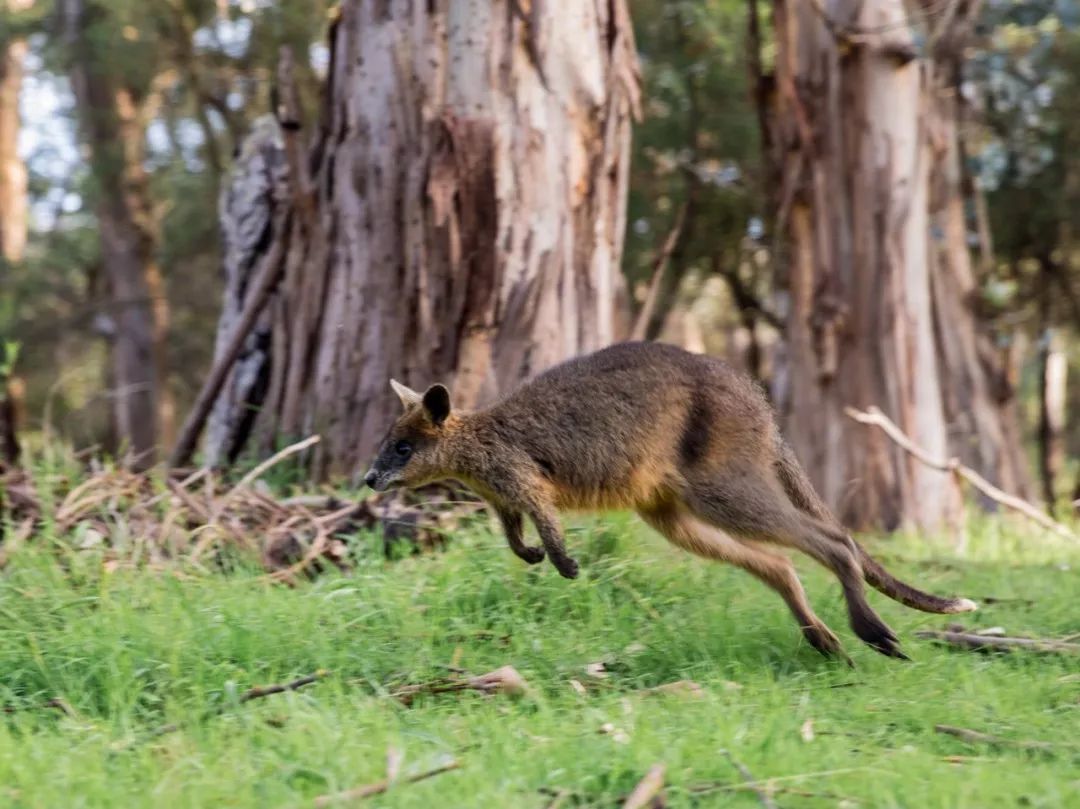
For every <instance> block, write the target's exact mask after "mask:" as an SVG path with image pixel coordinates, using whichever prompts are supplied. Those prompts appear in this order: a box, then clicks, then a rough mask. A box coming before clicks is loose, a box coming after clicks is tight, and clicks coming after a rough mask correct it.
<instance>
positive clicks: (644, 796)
mask: <svg viewBox="0 0 1080 809" xmlns="http://www.w3.org/2000/svg"><path fill="white" fill-rule="evenodd" d="M665 771H666V768H665V767H664V765H663V764H654V765H653V766H652V767H651V768H650V769H649V771H648V772H647V773H645V777H644V778H642V779H641V780H640V781H638V784H637V786H636V787H634V791H633V792H631V793H630V794H629V795H628V796H627V798H626V801H625V802H624V803H623V805H622V809H645V807H647V806H649V805H650V804H651V803H652V800H653V798H655V797H656V796H657V795H658V794H659V792H660V790H662V789H663V788H664V772H665Z"/></svg>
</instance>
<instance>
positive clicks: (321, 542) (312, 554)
mask: <svg viewBox="0 0 1080 809" xmlns="http://www.w3.org/2000/svg"><path fill="white" fill-rule="evenodd" d="M303 512H304V516H305V517H307V518H308V521H309V522H310V523H311V524H312V525H314V526H315V539H314V540H313V541H312V543H311V547H309V548H308V549H307V553H305V554H304V556H303V558H302V559H301V560H300V561H299V562H296V563H295V564H292V565H289V567H287V568H285V569H284V570H275V571H274V572H273V573H271V574H270V575H269V576H268V578H269V579H270V580H271V581H277V582H284V583H286V584H290V583H292V582H293V581H294V578H293V577H294V576H296V574H298V573H303V572H304V571H305V570H307V568H308V566H309V565H311V563H312V562H314V561H315V560H316V559H318V558H319V557H320V556H322V555H323V553H324V552H325V551H326V547H327V545H329V544H330V535H329V534H328V533H327V531H326V528H325V527H324V526H323V524H322V523H321V522H319V520H317V519H316V518H315V517H314V515H312V514H311V512H310V511H308V510H307V509H303Z"/></svg>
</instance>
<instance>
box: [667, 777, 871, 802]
mask: <svg viewBox="0 0 1080 809" xmlns="http://www.w3.org/2000/svg"><path fill="white" fill-rule="evenodd" d="M686 791H687V792H689V793H690V794H691V795H708V794H709V793H711V792H754V791H755V785H753V784H745V783H744V784H726V783H719V782H718V783H714V784H697V785H695V786H691V787H688V788H687V790H686ZM769 792H770V794H776V795H794V796H795V797H798V798H817V799H819V800H828V801H835V802H838V803H840V802H847V803H849V804H854V803H855V799H854V798H851V797H849V796H847V795H839V794H837V793H835V792H812V791H811V790H808V789H798V788H797V787H781V786H775V785H773V784H769Z"/></svg>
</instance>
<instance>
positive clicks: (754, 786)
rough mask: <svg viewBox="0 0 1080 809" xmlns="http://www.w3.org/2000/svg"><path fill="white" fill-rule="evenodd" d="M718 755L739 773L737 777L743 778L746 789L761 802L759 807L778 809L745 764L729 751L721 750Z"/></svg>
mask: <svg viewBox="0 0 1080 809" xmlns="http://www.w3.org/2000/svg"><path fill="white" fill-rule="evenodd" d="M720 753H721V754H722V755H724V756H725V757H726V758H727V760H728V761H730V762H731V765H732V766H733V767H734V768H735V769H736V770H738V771H739V775H741V776H742V777H743V780H744V781H745V782H746V786H747V788H749V789H751V790H753V792H754V793H755V794H756V795H757V796H758V800H759V801H761V805H762V806H764V807H765V809H778V807H777V805H776V801H774V800H773V799H772V796H771V795H769V793H768V792H766V791H765V790H764V789H763V788H762V786H761V784H760V782H759V781H758V780H757V779H756V778H754V774H753V773H752V772H750V770H749V769H747V767H746V765H745V764H743V763H742V762H740V761H739V760H738V759H736V758H735V756H733V755H731V751H729V750H721V751H720Z"/></svg>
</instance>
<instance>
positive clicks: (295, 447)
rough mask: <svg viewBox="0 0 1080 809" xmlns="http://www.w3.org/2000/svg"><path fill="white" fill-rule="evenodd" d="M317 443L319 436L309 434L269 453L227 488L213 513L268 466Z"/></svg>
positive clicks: (219, 509) (222, 509)
mask: <svg viewBox="0 0 1080 809" xmlns="http://www.w3.org/2000/svg"><path fill="white" fill-rule="evenodd" d="M318 443H319V436H317V435H311V436H308V437H307V438H305V439H304V440H303V441H297V442H296V443H295V444H290V445H289V446H287V447H285V448H284V449H282V450H279V451H278V452H275V453H274V454H273V455H271V456H270V457H269V458H267V459H266V460H265V461H263V462H262V463H261V464H259V465H258V466H256V467H255V468H254V469H252V470H251V471H250V472H248V473H247V474H246V475H244V476H243V477H242V478H240V482H239V483H237V484H236V485H235V486H233V487H232V489H230V490H229V492H228V494H226V495H225V496H224V497H223V498H221V500H220V501H219V502H218V504H217V507H216V508H215V513H217V514H220V513H221V512H222V511H224V510H225V507H226V506H227V505H228V504H229V501H230V500H232V499H233V497H235V496H236V495H237V493H238V492H241V491H243V490H244V489H246V488H247V487H248V486H250V485H251V484H252V483H253V482H255V481H256V480H258V478H259V476H260V475H262V474H263V472H265V471H266V470H268V469H270V468H272V467H274V466H277V465H278V464H279V463H281V462H282V461H284V460H285V459H286V458H288V457H289V456H290V455H295V454H296V453H298V452H303V451H304V450H305V449H307V448H308V447H310V446H312V445H313V444H318Z"/></svg>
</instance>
